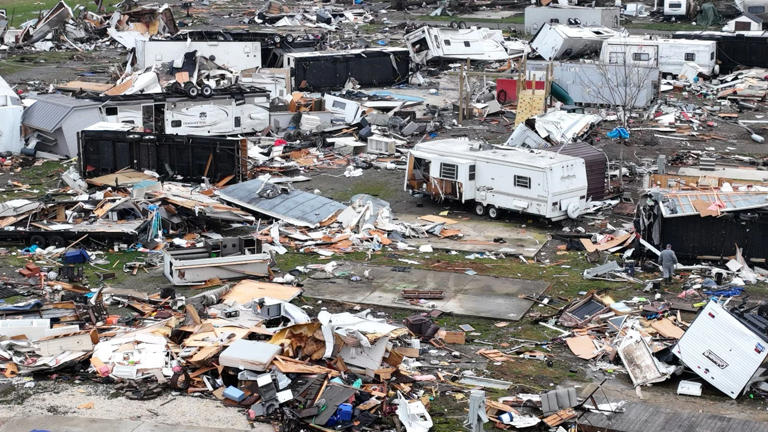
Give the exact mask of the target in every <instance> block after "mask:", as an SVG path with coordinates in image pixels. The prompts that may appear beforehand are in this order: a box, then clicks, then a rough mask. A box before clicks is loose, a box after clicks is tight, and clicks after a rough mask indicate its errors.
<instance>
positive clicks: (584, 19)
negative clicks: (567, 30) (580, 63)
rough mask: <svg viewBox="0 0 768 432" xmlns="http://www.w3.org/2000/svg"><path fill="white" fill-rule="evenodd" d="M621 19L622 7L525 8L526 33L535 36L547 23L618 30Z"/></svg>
mask: <svg viewBox="0 0 768 432" xmlns="http://www.w3.org/2000/svg"><path fill="white" fill-rule="evenodd" d="M620 18H621V8H620V7H584V6H570V5H569V6H560V5H550V6H528V7H527V8H525V32H526V33H528V34H535V33H536V32H537V31H539V29H540V28H541V27H542V26H543V25H544V24H547V23H549V24H556V23H559V24H568V25H581V26H587V27H591V26H602V27H608V28H612V29H618V28H619V27H621V23H620Z"/></svg>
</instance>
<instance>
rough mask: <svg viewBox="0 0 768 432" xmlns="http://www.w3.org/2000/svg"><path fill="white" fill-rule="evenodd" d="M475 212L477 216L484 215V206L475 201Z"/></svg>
mask: <svg viewBox="0 0 768 432" xmlns="http://www.w3.org/2000/svg"><path fill="white" fill-rule="evenodd" d="M475 214H476V215H478V216H484V215H485V206H484V205H482V204H480V203H477V204H475Z"/></svg>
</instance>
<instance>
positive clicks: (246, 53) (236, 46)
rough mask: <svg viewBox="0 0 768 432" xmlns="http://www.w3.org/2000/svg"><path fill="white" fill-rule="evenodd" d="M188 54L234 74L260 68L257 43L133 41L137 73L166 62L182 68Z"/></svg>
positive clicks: (259, 54)
mask: <svg viewBox="0 0 768 432" xmlns="http://www.w3.org/2000/svg"><path fill="white" fill-rule="evenodd" d="M190 51H197V55H201V56H204V57H208V58H210V57H211V56H213V57H214V58H215V60H214V59H213V58H212V59H211V60H212V61H214V62H215V63H216V64H218V65H221V66H224V67H226V68H229V69H231V70H232V71H234V72H240V71H242V70H246V69H253V68H260V67H261V43H259V42H241V41H219V40H210V41H193V40H141V39H136V70H144V69H145V68H147V67H150V66H156V65H160V64H161V63H168V62H174V66H175V67H181V64H182V61H183V60H184V54H186V53H188V52H190Z"/></svg>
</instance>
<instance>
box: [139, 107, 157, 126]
mask: <svg viewBox="0 0 768 432" xmlns="http://www.w3.org/2000/svg"><path fill="white" fill-rule="evenodd" d="M141 121H142V127H143V128H144V132H154V131H155V107H154V105H142V106H141Z"/></svg>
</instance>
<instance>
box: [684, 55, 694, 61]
mask: <svg viewBox="0 0 768 432" xmlns="http://www.w3.org/2000/svg"><path fill="white" fill-rule="evenodd" d="M685 61H696V53H685Z"/></svg>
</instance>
